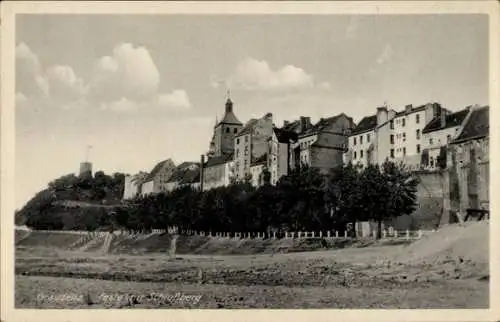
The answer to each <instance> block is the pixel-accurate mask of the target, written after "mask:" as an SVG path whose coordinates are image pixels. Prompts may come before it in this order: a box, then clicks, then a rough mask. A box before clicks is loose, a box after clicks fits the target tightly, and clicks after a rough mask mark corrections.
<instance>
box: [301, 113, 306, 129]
mask: <svg viewBox="0 0 500 322" xmlns="http://www.w3.org/2000/svg"><path fill="white" fill-rule="evenodd" d="M305 130H306V117H304V116H301V117H300V132H304V131H305Z"/></svg>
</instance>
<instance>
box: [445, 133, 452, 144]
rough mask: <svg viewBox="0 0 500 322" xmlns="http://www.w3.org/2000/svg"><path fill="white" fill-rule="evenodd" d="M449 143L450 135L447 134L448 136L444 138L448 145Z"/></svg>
mask: <svg viewBox="0 0 500 322" xmlns="http://www.w3.org/2000/svg"><path fill="white" fill-rule="evenodd" d="M450 141H451V135H450V134H448V135H447V136H446V143H450Z"/></svg>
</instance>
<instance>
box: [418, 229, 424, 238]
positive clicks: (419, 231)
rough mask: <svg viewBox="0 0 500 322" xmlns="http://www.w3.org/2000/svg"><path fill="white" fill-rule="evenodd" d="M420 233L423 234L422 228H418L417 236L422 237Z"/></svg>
mask: <svg viewBox="0 0 500 322" xmlns="http://www.w3.org/2000/svg"><path fill="white" fill-rule="evenodd" d="M422 235H423V234H422V229H419V230H418V238H422Z"/></svg>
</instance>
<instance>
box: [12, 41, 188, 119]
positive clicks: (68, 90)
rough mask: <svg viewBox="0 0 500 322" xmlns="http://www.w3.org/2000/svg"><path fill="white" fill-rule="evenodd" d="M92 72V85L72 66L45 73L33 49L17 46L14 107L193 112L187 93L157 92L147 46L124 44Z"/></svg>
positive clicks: (98, 62)
mask: <svg viewBox="0 0 500 322" xmlns="http://www.w3.org/2000/svg"><path fill="white" fill-rule="evenodd" d="M93 67H94V70H93V75H92V76H90V77H89V78H90V80H89V82H88V83H86V82H85V81H84V80H83V79H82V78H81V77H78V75H77V74H76V73H75V71H74V69H73V68H72V67H71V66H68V65H57V64H56V65H52V66H49V67H48V68H47V69H46V70H44V68H43V66H42V64H41V63H40V60H39V59H38V57H37V55H36V54H35V53H34V52H33V51H32V50H31V49H30V47H29V46H28V45H26V44H25V43H21V44H19V45H18V46H17V47H16V82H17V83H16V93H17V94H16V106H23V107H25V106H33V107H36V108H41V107H42V106H43V107H46V106H53V107H58V108H61V109H87V108H92V107H95V106H97V107H100V108H101V109H102V110H108V111H115V112H133V111H138V110H140V109H143V108H148V107H149V108H151V107H156V108H162V109H167V110H186V109H189V108H190V107H191V102H190V99H189V97H188V94H187V92H186V91H185V90H184V89H176V90H173V91H172V92H170V93H168V92H165V93H158V86H159V84H160V73H159V71H158V68H157V67H156V65H155V63H154V61H153V59H152V57H151V55H150V54H149V51H148V50H147V49H146V48H145V47H141V46H138V47H137V46H134V45H132V44H128V43H122V44H120V45H118V46H116V47H115V48H114V50H113V52H112V54H111V55H108V56H103V57H100V58H99V59H97V60H96V61H95V63H94V66H93ZM35 103H36V104H35ZM49 104H50V105H49Z"/></svg>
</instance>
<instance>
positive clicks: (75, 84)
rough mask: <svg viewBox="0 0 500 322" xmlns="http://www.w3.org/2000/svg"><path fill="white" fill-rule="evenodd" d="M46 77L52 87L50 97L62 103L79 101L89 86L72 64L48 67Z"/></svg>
mask: <svg viewBox="0 0 500 322" xmlns="http://www.w3.org/2000/svg"><path fill="white" fill-rule="evenodd" d="M45 74H46V79H47V81H48V84H49V87H50V97H51V99H52V100H54V101H57V102H58V103H60V104H67V103H71V102H74V101H79V100H81V99H82V97H83V96H84V95H85V94H86V91H87V88H86V86H85V85H84V82H83V80H82V79H81V78H79V77H77V76H76V74H75V72H74V71H73V68H71V67H70V66H63V65H54V66H51V67H49V68H48V69H47V71H46V73H45Z"/></svg>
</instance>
